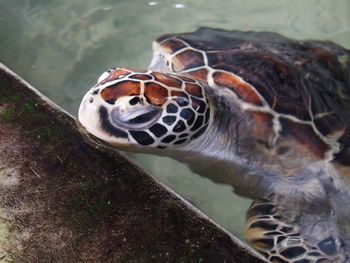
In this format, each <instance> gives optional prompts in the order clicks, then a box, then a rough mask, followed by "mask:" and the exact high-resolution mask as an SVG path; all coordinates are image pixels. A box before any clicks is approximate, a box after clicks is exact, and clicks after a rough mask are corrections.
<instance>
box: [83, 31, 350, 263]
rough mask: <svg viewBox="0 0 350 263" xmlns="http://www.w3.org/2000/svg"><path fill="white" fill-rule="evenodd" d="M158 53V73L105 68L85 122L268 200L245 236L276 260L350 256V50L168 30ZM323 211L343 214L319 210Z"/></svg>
mask: <svg viewBox="0 0 350 263" xmlns="http://www.w3.org/2000/svg"><path fill="white" fill-rule="evenodd" d="M153 48H154V56H153V59H152V62H151V65H150V68H149V70H148V71H139V70H130V69H123V68H117V69H111V70H109V71H108V72H106V73H104V74H102V75H101V77H100V79H99V80H98V83H97V84H96V85H95V86H94V87H93V88H92V89H91V90H90V91H89V92H88V93H87V94H86V95H85V97H84V99H83V101H82V103H81V106H80V109H79V121H80V122H81V123H82V124H83V126H85V127H86V128H87V130H88V131H89V132H91V133H92V134H94V135H95V136H97V137H99V138H101V139H102V140H104V141H106V142H108V143H110V144H112V145H115V146H118V147H121V148H123V149H130V150H136V151H144V152H152V153H157V154H165V155H166V154H168V155H170V156H172V157H175V158H176V159H179V160H181V161H184V162H187V163H189V164H190V167H191V169H192V170H194V171H196V172H198V173H200V174H201V175H204V176H208V177H210V178H211V179H213V180H215V181H219V182H224V183H228V184H231V185H232V186H233V187H234V188H235V189H236V191H239V193H241V194H242V195H246V196H249V197H251V198H255V199H260V201H259V200H258V201H256V202H255V203H254V204H253V205H252V206H251V208H250V210H249V211H250V212H249V213H248V221H247V227H246V237H247V240H248V241H249V242H250V243H251V244H252V245H253V246H254V247H255V248H256V249H257V250H259V251H260V252H262V254H263V255H265V256H266V257H267V258H268V259H269V260H271V261H272V262H288V263H296V262H321V261H322V262H345V261H339V260H336V258H337V257H338V256H339V257H343V256H344V255H346V256H348V258H350V254H345V253H343V252H344V251H350V244H349V245H348V246H345V245H344V244H343V243H342V241H341V240H343V237H342V235H341V234H339V233H338V232H336V231H335V232H334V231H330V230H332V229H333V227H335V225H334V223H335V222H336V221H337V220H339V219H344V218H345V217H346V220H347V221H349V220H348V218H350V213H349V212H347V211H345V212H344V210H347V209H344V207H349V206H350V190H349V189H350V186H349V181H350V121H349V120H350V88H349V87H350V77H349V76H350V74H349V72H350V52H349V51H348V50H346V49H344V48H342V47H340V46H338V45H335V44H332V43H328V42H318V41H305V42H302V41H295V40H291V39H288V38H285V37H283V36H280V35H278V34H273V33H266V32H262V33H256V32H241V31H226V30H218V29H210V28H201V29H198V30H197V31H195V32H192V33H183V34H170V35H164V36H161V37H159V38H158V39H157V40H156V42H155V43H154V46H153ZM271 193H272V194H273V195H271ZM271 196H272V197H273V198H272V197H271ZM264 198H265V199H264ZM266 198H267V199H266ZM261 200H263V201H261ZM276 200H278V202H276ZM325 204H327V205H325ZM324 207H330V208H331V211H332V215H334V217H335V218H336V220H333V219H332V220H333V221H332V220H329V219H328V218H327V217H323V218H322V219H323V221H322V220H320V218H321V215H320V214H317V216H316V217H315V216H314V214H310V210H311V208H312V209H313V210H315V208H317V209H318V208H320V211H321V210H322V209H323V208H324ZM309 208H310V209H309ZM283 211H289V212H290V211H294V212H295V215H296V216H295V219H296V220H294V221H293V222H291V221H290V216H289V215H290V214H288V213H286V217H285V218H284V217H283V213H282V212H283ZM344 214H346V216H345V217H344V216H342V215H344ZM307 218H311V219H310V220H311V221H312V222H311V221H309V219H307ZM314 218H316V219H317V220H314ZM304 219H305V220H304ZM306 219H307V220H306ZM308 222H309V223H308ZM310 222H311V223H310ZM317 222H322V224H318V223H317ZM305 224H306V225H305ZM311 228H312V231H311V232H310V231H309V230H310V229H311ZM335 228H336V227H335ZM347 238H348V237H347ZM348 240H350V239H348ZM339 257H338V259H339ZM325 259H326V261H323V260H325ZM346 262H348V261H346Z"/></svg>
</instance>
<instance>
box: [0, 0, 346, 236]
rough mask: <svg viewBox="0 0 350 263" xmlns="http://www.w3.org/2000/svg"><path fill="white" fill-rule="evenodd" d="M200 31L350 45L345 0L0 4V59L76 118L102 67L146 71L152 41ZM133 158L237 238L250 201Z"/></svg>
mask: <svg viewBox="0 0 350 263" xmlns="http://www.w3.org/2000/svg"><path fill="white" fill-rule="evenodd" d="M199 26H210V27H217V28H224V29H239V30H258V31H273V32H278V33H281V34H283V35H285V36H289V37H293V38H298V39H319V40H332V41H334V42H337V43H339V44H341V45H343V46H345V47H348V48H350V1H348V0H333V1H329V0H309V1H305V0H294V1H290V0H279V1H276V0H265V1H261V0H254V1H252V0H232V1H228V0H216V1H209V0H196V1H189V0H187V1H185V0H182V1H180V0H177V1H171V0H163V1H143V0H138V1H136V0H122V1H112V0H75V1H68V0H50V1H47V0H32V1H30V0H17V1H12V0H0V61H1V62H2V63H5V64H6V65H7V66H9V67H10V68H12V69H13V70H14V71H16V72H17V73H18V74H19V75H21V76H22V77H24V78H25V79H26V80H27V81H29V82H30V83H31V84H32V85H34V86H35V87H36V88H37V89H39V90H40V91H41V92H43V93H44V94H45V95H47V96H48V97H49V98H50V99H52V100H53V101H55V102H56V103H57V104H59V105H60V106H62V107H63V108H64V109H66V110H67V111H69V112H70V113H72V114H73V115H75V116H76V115H77V109H78V106H79V103H80V100H81V98H82V96H83V95H84V94H85V92H86V91H87V89H89V87H91V86H92V85H94V84H95V82H96V80H97V78H98V76H99V75H100V73H101V72H103V71H104V70H105V69H107V68H110V67H115V66H122V67H131V68H139V69H145V68H147V65H148V64H149V61H150V58H151V54H152V51H151V43H152V41H153V39H154V38H155V37H157V36H158V35H161V34H164V33H174V32H182V31H191V30H195V29H196V28H197V27H199ZM133 157H134V158H135V159H136V160H137V161H138V162H139V163H140V164H141V165H142V166H143V167H145V168H146V169H147V170H149V171H150V172H151V173H152V174H153V175H154V176H156V177H157V178H159V179H160V180H161V181H162V182H164V183H165V184H166V185H168V186H169V187H171V188H172V189H174V190H175V191H176V192H177V193H179V194H181V195H182V196H184V197H185V198H186V199H188V200H189V201H190V202H192V203H193V204H195V205H196V206H197V207H198V208H200V209H201V210H202V211H204V212H205V213H206V214H208V215H209V216H210V217H211V218H213V219H214V220H215V221H217V222H218V223H219V224H221V225H222V226H224V227H225V228H226V229H228V230H230V231H231V232H233V233H235V234H237V235H239V236H241V233H242V228H243V225H244V217H245V215H244V214H245V210H246V209H247V207H248V205H249V204H250V200H247V199H243V198H241V197H238V196H236V195H234V194H233V193H232V188H231V187H229V186H225V185H217V184H214V183H212V182H211V181H209V180H208V179H206V178H201V177H200V176H198V175H195V174H193V173H191V171H189V169H188V168H187V167H185V166H183V165H182V164H179V163H177V162H175V161H173V160H170V159H168V158H161V157H154V156H147V155H142V154H133Z"/></svg>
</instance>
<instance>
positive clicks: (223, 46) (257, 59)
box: [157, 28, 350, 165]
mask: <svg viewBox="0 0 350 263" xmlns="http://www.w3.org/2000/svg"><path fill="white" fill-rule="evenodd" d="M157 42H158V43H159V44H160V45H161V46H163V44H165V46H166V48H167V50H168V53H169V57H168V62H169V64H170V68H173V69H174V70H175V71H176V72H179V73H185V74H186V75H188V76H192V77H194V78H197V79H198V80H200V81H204V82H208V83H209V85H215V84H217V85H219V86H222V87H226V88H229V89H231V90H232V91H233V92H234V93H235V94H236V96H237V98H238V99H239V100H240V101H241V102H240V103H241V105H242V108H244V109H245V110H248V111H260V112H268V113H270V114H271V115H273V116H274V118H275V121H274V123H275V128H274V130H275V132H276V136H275V137H276V139H277V138H278V137H279V136H285V135H286V136H292V137H293V136H294V135H295V134H296V135H297V136H294V137H295V138H296V139H297V141H299V142H300V143H301V144H304V145H305V146H306V148H307V149H308V150H310V151H312V152H314V153H316V154H317V155H318V156H319V157H320V158H323V159H326V160H332V159H335V160H338V161H340V162H341V163H342V164H345V161H344V160H349V159H350V151H349V150H348V149H349V147H350V143H349V142H348V139H347V137H348V136H349V135H348V134H347V131H348V130H347V128H348V127H349V125H350V122H349V120H350V110H349V105H350V88H349V87H350V78H349V74H348V72H349V68H350V59H349V57H350V54H349V52H348V51H346V50H345V49H343V48H340V47H339V46H337V45H335V44H333V43H327V42H318V41H312V42H311V41H309V42H307V41H306V42H302V41H295V40H291V39H288V38H285V37H282V36H280V35H278V34H274V33H256V32H241V31H225V30H219V29H210V28H200V29H198V30H197V31H196V32H191V33H183V34H168V35H165V36H163V37H161V38H159V39H158V40H157ZM188 57H190V58H188ZM280 120H285V121H283V122H280ZM286 120H288V121H286ZM285 123H286V125H288V126H289V127H293V131H294V132H296V133H291V132H286V130H288V129H287V128H286V127H284V129H281V128H283V125H284V124H285ZM281 130H283V131H284V133H283V134H282V133H280V132H279V131H281ZM305 130H308V131H309V132H306V133H304V131H305ZM345 165H350V162H347V163H346V164H345Z"/></svg>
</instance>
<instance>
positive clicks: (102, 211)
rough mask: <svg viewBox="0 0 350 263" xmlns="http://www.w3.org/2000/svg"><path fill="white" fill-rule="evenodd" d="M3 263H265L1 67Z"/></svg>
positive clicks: (0, 245) (0, 227) (0, 222)
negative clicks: (83, 130) (80, 129)
mask: <svg viewBox="0 0 350 263" xmlns="http://www.w3.org/2000/svg"><path fill="white" fill-rule="evenodd" d="M0 259H1V262H263V259H262V258H261V257H259V256H258V255H257V254H256V253H254V251H252V250H251V249H250V248H249V247H247V246H245V245H244V243H242V242H241V241H239V240H238V239H237V238H235V237H234V236H233V235H231V234H229V233H228V232H226V231H225V230H223V229H221V228H220V227H218V226H217V225H216V224H215V223H213V222H212V221H211V220H209V219H208V218H207V217H206V216H204V215H203V214H202V213H200V212H199V211H198V210H197V209H195V208H194V207H193V206H191V205H190V204H189V203H187V202H186V201H185V200H183V199H182V198H181V197H179V196H178V195H176V194H175V193H173V192H172V191H171V190H169V189H167V188H166V187H165V186H163V185H162V184H160V183H159V182H157V181H156V180H155V179H154V178H153V177H151V176H150V175H148V174H147V173H145V172H144V171H143V170H142V169H140V168H139V167H137V166H136V165H135V164H134V163H133V162H131V161H130V160H129V159H128V158H126V157H125V156H124V155H123V154H121V153H118V152H117V151H113V150H110V149H108V148H107V147H104V146H103V145H101V144H99V143H97V142H95V141H94V139H93V138H91V137H90V136H89V135H87V134H84V132H83V133H82V132H81V131H79V128H78V127H77V125H76V121H75V119H74V118H73V117H72V116H71V115H69V114H68V113H66V112H65V111H63V110H62V109H60V108H59V107H58V106H56V105H55V104H53V103H52V102H51V101H50V100H48V99H47V98H45V97H44V96H43V95H41V94H40V93H39V92H38V91H37V90H35V89H34V88H32V87H31V86H30V85H29V84H28V83H26V82H25V81H23V80H22V79H21V78H19V77H18V76H17V75H16V74H15V73H13V72H12V71H10V70H9V69H8V68H6V67H5V66H4V65H2V64H0Z"/></svg>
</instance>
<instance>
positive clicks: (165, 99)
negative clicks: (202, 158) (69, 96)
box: [79, 68, 212, 152]
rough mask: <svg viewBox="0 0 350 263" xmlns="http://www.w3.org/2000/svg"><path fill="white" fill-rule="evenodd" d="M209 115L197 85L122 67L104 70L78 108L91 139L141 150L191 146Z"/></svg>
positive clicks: (206, 104)
mask: <svg viewBox="0 0 350 263" xmlns="http://www.w3.org/2000/svg"><path fill="white" fill-rule="evenodd" d="M211 115H212V114H211V109H210V107H209V103H208V100H207V98H206V94H205V91H204V88H203V87H202V85H201V84H200V83H199V82H198V81H196V80H194V79H192V78H188V77H185V76H180V75H172V74H163V73H159V72H154V71H148V72H146V71H133V70H129V69H122V68H117V69H111V70H108V71H106V72H104V73H103V74H102V75H101V76H100V78H99V79H98V82H97V84H96V85H95V86H94V87H93V88H92V89H91V90H90V91H89V92H88V93H87V94H86V95H85V97H84V98H83V100H82V102H81V105H80V108H79V121H80V123H81V124H82V125H83V126H84V127H85V128H86V129H87V130H88V131H89V132H90V133H92V134H93V135H94V136H96V137H98V138H100V139H102V140H103V141H105V142H107V143H109V144H111V145H113V146H117V147H121V148H123V149H126V150H133V151H134V150H137V151H145V152H147V151H150V149H154V148H168V149H171V148H181V147H183V146H185V145H187V144H189V143H191V142H193V141H194V140H196V139H197V138H199V137H200V135H202V134H203V133H204V132H205V130H206V129H207V127H208V124H209V122H210V117H211ZM145 146H147V147H145Z"/></svg>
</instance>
